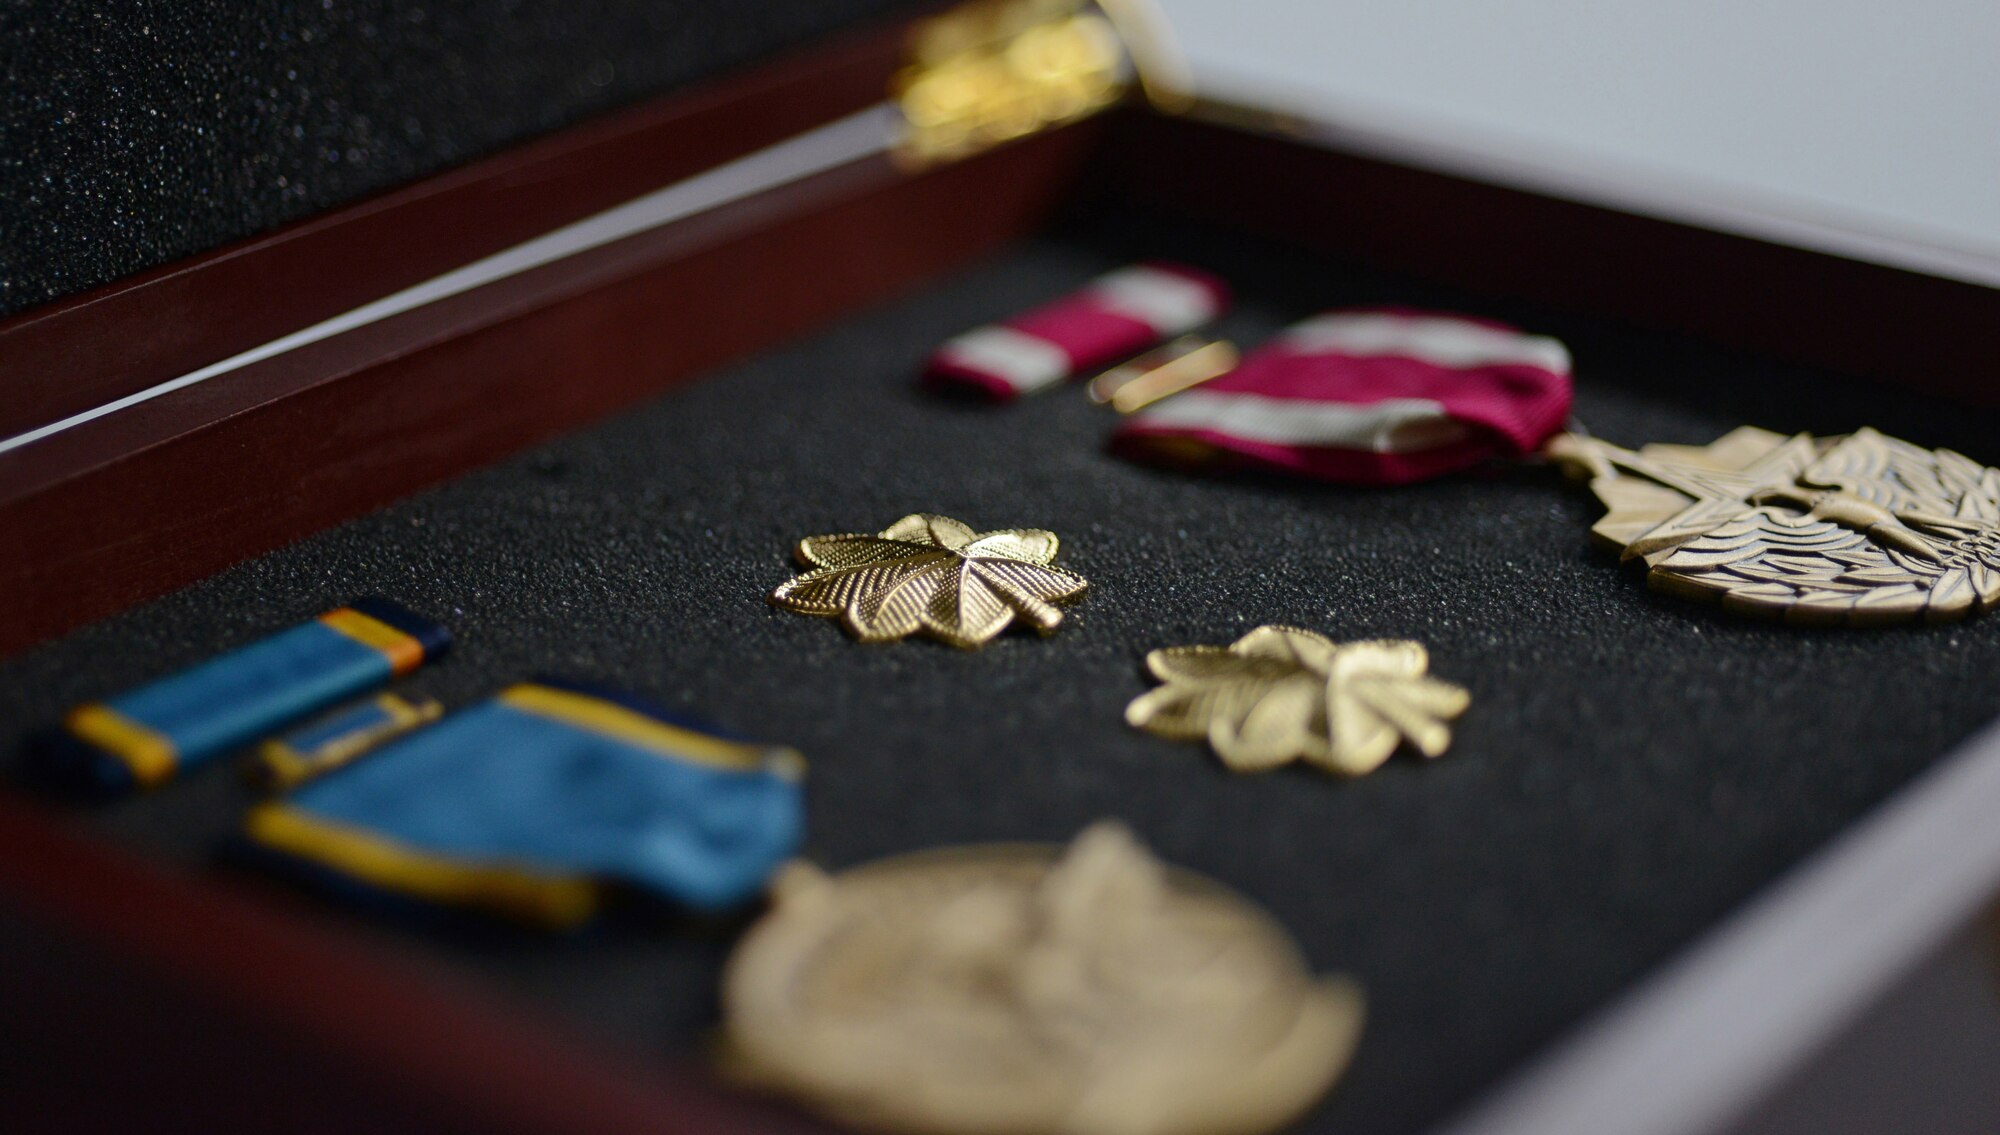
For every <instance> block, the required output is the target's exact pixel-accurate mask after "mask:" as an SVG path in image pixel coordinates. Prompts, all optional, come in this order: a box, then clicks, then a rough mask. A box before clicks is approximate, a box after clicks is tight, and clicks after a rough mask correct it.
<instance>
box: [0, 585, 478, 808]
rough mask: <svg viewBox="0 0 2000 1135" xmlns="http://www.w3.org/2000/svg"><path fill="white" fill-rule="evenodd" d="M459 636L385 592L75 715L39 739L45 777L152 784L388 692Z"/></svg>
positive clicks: (113, 786)
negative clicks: (373, 694)
mask: <svg viewBox="0 0 2000 1135" xmlns="http://www.w3.org/2000/svg"><path fill="white" fill-rule="evenodd" d="M450 643H451V635H450V633H449V632H448V631H446V630H445V628H444V627H443V626H441V625H439V624H437V623H434V622H432V621H430V620H429V619H425V618H423V617H421V616H419V615H416V614H414V613H412V612H410V611H408V610H406V609H404V608H403V607H401V606H399V605H397V604H395V603H391V602H390V601H388V600H386V599H379V598H367V599H359V600H356V601H355V602H354V603H352V604H350V605H348V606H346V607H341V608H339V609H337V610H333V611H328V612H327V613H326V614H324V615H321V616H319V617H318V618H316V619H314V620H312V621H311V622H308V623H304V624H301V625H299V626H296V627H292V628H291V629H289V630H284V631H280V632H278V633H277V634H275V635H272V636H271V637H269V638H266V639H264V640H262V641H260V642H256V643H252V644H251V645H249V646H245V647H242V648H240V649H238V650H234V651H231V652H229V653H227V654H223V655H221V656H219V657H216V658H212V659H210V660H209V661H207V662H203V663H201V664H199V665H197V666H194V667H192V668H190V669H187V670H183V671H181V672H180V673H178V674H174V675H170V676H169V677H166V678H162V679H160V680H158V681H156V682H153V683H151V684H149V685H145V686H141V687H139V688H138V689H136V690H132V691H130V692H128V693H124V694H120V695H118V696H116V697H112V698H107V699H105V700H103V701H100V702H92V703H90V704H88V705H83V706H79V707H77V708H76V709H74V710H71V711H70V712H69V714H68V715H66V716H65V717H64V718H63V722H62V724H61V726H59V727H58V728H56V729H54V730H50V731H48V732H46V733H44V734H42V735H41V736H40V737H39V738H37V742H36V745H35V749H36V753H37V755H38V758H39V759H40V761H41V762H42V767H43V769H44V771H45V772H47V773H49V774H51V775H52V776H54V777H56V778H58V779H59V780H61V781H63V782H65V783H68V784H71V785H74V786H78V787H83V788H86V789H91V790H95V791H98V792H104V793H122V792H127V791H130V790H132V789H134V788H152V787H155V786H157V785H160V784H164V783H166V782H167V781H169V780H171V779H173V778H174V777H175V776H177V775H180V774H181V773H182V772H184V771H185V770H187V769H189V768H191V767H194V766H196V765H199V764H202V763H204V762H206V761H210V760H213V759H214V758H216V757H218V756H221V755H222V754H224V753H227V752H229V751H230V750H232V749H235V748H238V747H240V746H242V745H245V744H248V743H250V742H252V741H255V740H257V739H258V738H259V737H263V736H265V735H267V734H269V733H271V732H272V731H274V730H277V729H281V728H283V727H285V726H286V725H289V724H291V723H292V722H294V721H298V720H299V719H301V718H304V717H306V716H308V715H310V714H313V713H316V712H318V711H320V710H322V709H325V708H327V707H328V706H331V705H334V704H336V703H338V702H341V701H344V700H346V699H348V698H351V697H355V696H358V695H360V694H364V693H367V692H369V691H370V690H374V689H378V688H380V687H382V686H385V685H387V684H388V683H389V681H390V680H391V679H392V678H395V677H398V676H400V675H403V674H407V673H409V672H410V671H412V670H414V669H416V668H417V667H418V666H420V665H422V664H423V663H424V662H426V661H429V660H430V659H433V658H436V657H437V656H438V655H439V654H441V653H442V652H443V651H444V650H445V649H446V648H447V647H448V646H449V645H450Z"/></svg>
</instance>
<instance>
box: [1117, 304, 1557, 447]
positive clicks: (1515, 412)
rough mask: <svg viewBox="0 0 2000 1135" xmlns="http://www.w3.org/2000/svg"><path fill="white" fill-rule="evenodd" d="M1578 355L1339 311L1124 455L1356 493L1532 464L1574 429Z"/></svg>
mask: <svg viewBox="0 0 2000 1135" xmlns="http://www.w3.org/2000/svg"><path fill="white" fill-rule="evenodd" d="M1570 395H1571V386H1570V358H1569V351H1568V349H1566V348H1565V347H1564V346H1563V345H1562V343H1561V342H1560V341H1558V340H1555V339H1551V338H1549V337H1547V336H1545V335H1529V334H1526V333H1524V332H1521V331H1518V330H1516V329H1514V328H1512V327H1509V326H1507V325H1506V324H1503V323H1496V322H1492V321H1489V320H1482V319H1472V318H1468V317H1466V316H1459V315H1445V314H1440V313H1436V312H1425V311H1415V310H1410V309H1403V308H1354V309H1344V310H1339V311H1330V312H1327V313H1325V314H1323V315H1318V316H1315V317H1313V318H1311V319H1308V320H1305V321H1304V322H1302V323H1298V324H1295V325H1293V326H1292V327H1290V328H1288V329H1287V330H1286V331H1285V332H1284V333H1283V334H1281V335H1280V336H1279V337H1278V338H1277V339H1276V340H1274V341H1272V342H1271V343H1269V344H1267V345H1266V346H1264V347H1262V348H1260V349H1259V350H1258V351H1256V352H1255V353H1253V354H1252V355H1250V356H1249V357H1248V358H1246V359H1244V360H1243V363H1242V365H1240V366H1239V367H1237V368H1236V369H1235V370H1233V371H1231V372H1230V373H1228V374H1225V375H1222V376H1220V377H1218V378H1216V379H1213V380H1212V381H1210V382H1208V383H1206V384H1204V385H1202V386H1198V387H1196V388H1194V389H1193V390H1189V391H1186V392H1184V393H1181V394H1177V395H1175V396H1173V397H1171V398H1168V399H1166V400H1164V401H1161V402H1157V403H1155V404H1153V405H1151V406H1149V407H1147V408H1145V409H1144V410H1141V411H1139V412H1138V413H1135V414H1133V415H1132V416H1131V417H1129V418H1127V419H1125V421H1124V422H1123V423H1122V424H1121V426H1120V428H1119V430H1118V432H1117V434H1116V435H1115V436H1114V438H1113V442H1112V444H1113V446H1114V448H1116V449H1117V450H1118V451H1120V452H1122V453H1126V454H1128V455H1131V456H1135V457H1142V458H1147V459H1153V460H1168V461H1172V462H1175V463H1179V464H1188V463H1201V464H1211V463H1217V464H1225V465H1237V466H1248V467H1255V468H1264V469H1269V470H1274V471H1278V472H1282V473H1288V474H1292V475H1295V476H1303V477H1311V478H1316V479H1320V480H1327V481H1344V482H1349V483H1355V484H1373V485H1396V484H1407V483H1409V482H1412V481H1422V480H1427V479H1429V478H1431V477H1436V476H1439V475H1441V474H1444V473H1449V472H1452V471H1454V470H1458V469H1463V468H1466V467H1468V466H1471V465H1476V464H1478V463H1480V462H1482V461H1486V460H1489V459H1491V458H1495V457H1516V458H1518V457H1523V456H1526V455H1528V454H1530V453H1533V452H1534V451H1535V450H1536V449H1537V448H1539V447H1540V446H1541V444H1542V443H1543V442H1544V441H1546V440H1548V438H1549V437H1550V436H1551V435H1552V434H1554V433H1555V432H1556V431H1557V430H1559V429H1561V428H1562V425H1563V422H1564V421H1565V420H1566V419H1567V418H1568V416H1569V407H1570Z"/></svg>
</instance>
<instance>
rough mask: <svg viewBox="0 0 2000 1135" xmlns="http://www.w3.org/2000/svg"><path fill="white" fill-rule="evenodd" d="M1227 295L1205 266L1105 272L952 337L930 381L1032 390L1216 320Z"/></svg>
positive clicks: (931, 368)
mask: <svg viewBox="0 0 2000 1135" xmlns="http://www.w3.org/2000/svg"><path fill="white" fill-rule="evenodd" d="M1228 303H1229V293H1228V289H1227V288H1225V287H1224V286H1223V284H1222V282H1221V281H1220V280H1217V279H1216V278H1214V277H1213V276H1210V275H1208V274H1207V273H1205V272H1201V271H1199V270H1197V269H1194V268H1188V267H1185V266H1182V265H1178V264H1168V263H1164V262H1159V261H1153V262H1148V263H1145V264H1135V265H1132V266H1131V267H1128V268H1120V269H1119V270H1117V271H1115V272H1110V273H1107V274H1106V275H1103V276H1099V277H1098V278H1097V279H1095V280H1093V281H1091V282H1090V283H1089V284H1087V285H1085V286H1084V287H1083V288H1081V289H1079V290H1077V291H1075V292H1072V293H1070V294H1069V295H1066V296H1064V297H1062V298H1061V299H1059V300H1056V301H1055V302H1053V303H1050V304H1046V305H1044V306H1042V307H1038V308H1035V309H1034V310H1032V311H1029V312H1026V313H1024V314H1021V315H1017V316H1015V317H1014V318H1012V319H1009V320H1007V321H1006V322H1004V323H997V324H992V325H989V326H986V327H979V328H975V329H973V330H971V331H967V332H965V333H964V334H962V335H958V336H956V337H954V338H952V339H950V340H947V341H946V342H945V344H944V346H942V347H940V348H938V350H937V352H936V353H935V354H934V355H932V356H931V360H930V363H929V365H928V366H927V367H926V368H925V371H924V380H925V382H926V383H928V384H929V385H931V386H933V387H938V388H947V389H958V390H969V391H972V392H974V393H977V394H981V395H984V396H986V397H989V398H992V399H994V400H995V401H1002V402H1005V401H1011V400H1013V399H1015V398H1018V397H1020V396H1021V395H1023V394H1032V393H1034V392H1035V391H1037V390H1042V389H1045V388H1047V387H1050V386H1054V385H1056V384H1057V383H1060V382H1062V381H1064V380H1065V379H1069V378H1073V377H1075V376H1076V375H1078V374H1081V373H1083V372H1085V371H1092V370H1096V369H1098V368H1100V367H1104V366H1108V365H1110V364H1112V363H1116V362H1120V361H1122V360H1124V359H1128V358H1130V357H1132V356H1133V355H1136V354H1138V353H1139V352H1141V351H1143V350H1145V349H1147V348H1148V347H1152V346H1155V345H1157V344H1159V343H1161V342H1164V341H1166V340H1167V339H1171V338H1173V337H1174V336H1176V335H1180V334H1182V333H1184V332H1187V331H1192V330H1193V329H1195V328H1196V327H1199V326H1201V325H1202V324H1204V323H1207V322H1209V321H1210V320H1213V319H1214V318H1215V317H1217V316H1218V315H1220V314H1222V312H1223V310H1224V309H1225V308H1226V307H1227V306H1228Z"/></svg>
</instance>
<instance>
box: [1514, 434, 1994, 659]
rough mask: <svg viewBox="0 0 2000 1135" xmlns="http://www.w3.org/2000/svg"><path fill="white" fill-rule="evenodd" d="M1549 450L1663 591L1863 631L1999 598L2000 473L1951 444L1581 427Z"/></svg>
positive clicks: (1607, 532)
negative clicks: (1645, 433)
mask: <svg viewBox="0 0 2000 1135" xmlns="http://www.w3.org/2000/svg"><path fill="white" fill-rule="evenodd" d="M1548 454H1549V456H1550V458H1551V459H1553V460H1554V461H1555V462H1556V463H1557V464H1559V465H1561V466H1562V467H1564V468H1565V469H1566V470H1567V471H1569V472H1571V473H1572V474H1574V475H1577V476H1580V477H1588V478H1589V480H1590V488H1591V491H1592V492H1593V493H1595V494H1596V496H1597V498H1598V500H1600V501H1602V502H1603V503H1604V506H1605V508H1606V509H1607V511H1606V513H1605V515H1604V517H1603V519H1601V520H1599V521H1598V522H1597V524H1596V525H1595V526H1594V527H1593V528H1592V529H1591V531H1592V532H1593V533H1595V534H1596V535H1597V536H1598V538H1599V539H1601V540H1603V541H1604V542H1606V543H1608V544H1610V545H1612V546H1614V547H1616V548H1618V549H1620V550H1621V553H1622V555H1623V558H1624V559H1626V560H1628V561H1629V560H1643V561H1644V562H1645V564H1646V565H1647V568H1648V573H1647V581H1648V582H1649V583H1650V584H1652V586H1654V587H1656V588H1659V589H1660V590H1663V591H1667V592H1670V593H1673V594H1677V595H1683V596H1687V597H1690V598H1696V599H1708V600H1720V601H1721V603H1722V605H1723V606H1724V607H1725V608H1727V609H1729V610H1733V611H1739V612H1743V613H1746V614H1753V615H1763V616H1769V617H1776V618H1782V619H1784V620H1785V621H1786V622H1788V623H1801V624H1846V625H1849V626H1872V625H1880V624H1886V623H1899V622H1910V621H1914V620H1918V619H1922V620H1925V621H1929V622H1947V621H1950V620H1953V619H1960V618H1963V617H1965V616H1966V615H1968V614H1970V613H1971V612H1973V611H1974V610H1980V611H1985V610H1988V609H1990V608H1992V607H1993V606H1994V605H1995V604H2000V469H1993V468H1991V467H1988V466H1985V465H1981V464H1979V463H1978V462H1976V461H1973V460H1972V459H1971V458H1968V457H1965V456H1963V455H1962V454H1958V453H1954V452H1952V451H1951V450H1948V449H1925V448H1923V447H1922V446H1918V445H1912V444H1910V443H1909V442H1906V441H1901V440H1899V439H1897V438H1892V437H1889V436H1887V435H1885V434H1882V433H1880V432H1878V431H1876V430H1873V429H1861V430H1857V431H1855V432H1854V433H1851V434H1846V435H1842V436H1837V437H1820V438H1816V437H1813V436H1812V435H1811V434H1794V435H1791V436H1786V435H1784V434H1779V433H1773V432H1771V431H1770V430H1763V429H1757V428H1754V427H1748V426H1746V427H1743V428H1741V429H1737V430H1734V431H1732V432H1731V433H1729V434H1728V435H1726V436H1724V437H1722V438H1720V439H1718V440H1716V441H1714V442H1712V443H1710V444H1708V445H1706V446H1692V445H1662V444H1654V445H1646V446H1641V447H1640V448H1639V449H1638V450H1636V451H1634V450H1629V449H1622V448H1620V447H1618V446H1615V445H1611V444H1608V443H1606V442H1602V441H1599V440H1597V439H1596V438H1592V437H1588V436H1585V435H1582V434H1577V433H1566V434H1561V435H1558V436H1557V437H1556V438H1555V439H1554V440H1553V441H1551V442H1550V443H1549V446H1548Z"/></svg>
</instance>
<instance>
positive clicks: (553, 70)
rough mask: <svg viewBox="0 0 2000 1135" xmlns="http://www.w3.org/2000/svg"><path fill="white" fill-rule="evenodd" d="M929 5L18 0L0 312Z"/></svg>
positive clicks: (6, 39)
mask: <svg viewBox="0 0 2000 1135" xmlns="http://www.w3.org/2000/svg"><path fill="white" fill-rule="evenodd" d="M914 3H915V0H755V2H753V3H742V2H736V3H714V2H704V0H648V2H646V3H633V2H632V0H423V2H422V3H408V2H407V0H338V2H336V0H321V2H319V3H295V2H292V0H247V2H238V0H201V2H182V3H157V2H146V3H140V4H129V5H99V4H86V3H77V2H75V0H15V2H14V3H10V4H7V5H6V6H5V7H4V8H0V74H5V75H6V82H5V83H0V139H4V143H0V315H6V314H11V313H13V312H17V311H22V310H25V309H27V308H30V307H33V306H35V305H37V304H41V303H45V302H47V301H49V300H53V299H59V298H61V297H63V296H67V295H71V294H74V293H76V292H81V291H84V290H86V289H89V288H94V287H96V286H98V285H100V284H105V283H109V282H110V281H112V280H115V279H118V278H119V277H121V276H126V275H129V274H131V273H134V272H138V271H142V270H144V269H147V268H151V267H154V266H156V265H160V264H164V263H166V262H168V261H170V260H176V259H179V258H181V257H184V256H190V255H193V254H194V253H197V252H203V251H206V250H208V249H211V248H215V247H217V246H220V245H223V244H227V243H229V242H231V241H235V240H240V239H242V238H245V237H249V236H254V235H256V234H258V233H261V232H264V231H266V230H268V229H272V228H275V227H277V226H279V225H282V224H285V223H286V222H288V221H296V220H299V219H301V218H304V217H309V216H312V215H313V214H315V213H318V212H321V211H323V210H326V209H329V208H332V207H333V206H335V205H341V204H345V203H347V202H349V201H355V200H358V199H360V198H362V197H366V196H368V195H370V194H373V193H378V192H381V191H382V190H385V189H389V188H392V187H394V186H397V185H401V184H403V183H405V182H408V181H413V180H415V179H417V178H420V177H424V176H427V175H429V174H433V173H438V172H441V171H443V170H445V169H449V168H451V167H452V166H455V165H458V164H460V163H463V162H465V161H468V160H470V159H472V158H475V157H479V156H480V155H483V154H487V153H491V152H493V151H495V150H498V149H500V148H502V147H504V146H507V145H510V144H512V143H516V142H521V141H525V140H526V139H528V138H531V137H534V136H535V135H538V134H543V133H546V132H548V131H551V130H555V129H558V128H560V127H563V126H567V125H569V124H571V123H574V122H578V121H581V120H582V119H584V118H586V117H588V116H590V115H592V114H596V113H599V112H601V111H604V110H607V109H609V108H611V107H615V106H620V105H623V104H625V103H629V102H632V101H634V100H637V99H640V98H644V97H648V96H652V95H657V94H662V93H665V92H667V91H671V90H674V89H676V88H678V87H682V86H685V85H687V84H689V83H692V82H694V81H696V80H700V79H705V78H708V77H710V76H714V75H721V74H725V73H727V72H728V71H730V70H732V69H735V68H739V67H742V66H744V65H745V64H748V63H751V62H754V61H757V60H760V59H763V58H766V57H768V56H772V55H775V54H776V53H778V52H779V51H782V50H784V49H786V48H790V47H794V46H798V45H801V44H805V43H809V42H811V41H812V40H814V39H816V38H819V37H822V36H824V35H826V34H828V33H829V32H832V31H835V30H837V29H840V28H843V27H848V26H852V25H857V24H861V23H864V22H867V21H869V20H872V19H881V18H887V16H888V15H889V14H891V13H893V12H897V11H899V10H907V9H910V8H912V7H913V6H914Z"/></svg>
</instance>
